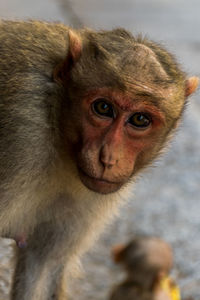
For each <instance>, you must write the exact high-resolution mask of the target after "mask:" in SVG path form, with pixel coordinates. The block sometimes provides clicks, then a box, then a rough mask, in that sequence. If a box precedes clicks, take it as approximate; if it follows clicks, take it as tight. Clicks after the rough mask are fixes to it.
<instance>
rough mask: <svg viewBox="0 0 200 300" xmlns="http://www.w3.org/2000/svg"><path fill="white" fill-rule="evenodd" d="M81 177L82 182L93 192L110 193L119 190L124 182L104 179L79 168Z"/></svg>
mask: <svg viewBox="0 0 200 300" xmlns="http://www.w3.org/2000/svg"><path fill="white" fill-rule="evenodd" d="M79 177H80V179H81V181H82V183H83V184H84V185H85V186H86V187H87V188H88V189H90V190H92V191H93V192H96V193H99V194H110V193H114V192H117V191H118V190H119V189H120V188H121V187H122V185H123V184H124V182H110V181H107V180H103V179H97V178H94V177H91V176H89V175H87V174H86V173H84V172H83V171H82V170H80V169H79Z"/></svg>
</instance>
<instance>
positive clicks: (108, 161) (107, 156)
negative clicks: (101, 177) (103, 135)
mask: <svg viewBox="0 0 200 300" xmlns="http://www.w3.org/2000/svg"><path fill="white" fill-rule="evenodd" d="M100 161H101V163H102V164H103V166H104V167H105V168H107V169H111V168H112V167H113V166H115V165H116V164H117V163H118V159H117V158H116V157H115V153H111V151H109V149H108V147H107V146H106V145H105V146H104V147H103V148H102V149H101V153H100Z"/></svg>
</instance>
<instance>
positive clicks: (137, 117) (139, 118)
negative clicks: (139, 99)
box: [129, 113, 151, 128]
mask: <svg viewBox="0 0 200 300" xmlns="http://www.w3.org/2000/svg"><path fill="white" fill-rule="evenodd" d="M150 122H151V121H150V119H149V117H148V116H146V115H145V114H142V113H135V114H134V115H133V116H132V117H131V118H130V119H129V123H131V124H132V125H133V126H135V127H140V128H144V127H148V126H149V125H150Z"/></svg>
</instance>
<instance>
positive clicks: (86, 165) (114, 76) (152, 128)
mask: <svg viewBox="0 0 200 300" xmlns="http://www.w3.org/2000/svg"><path fill="white" fill-rule="evenodd" d="M104 35H105V33H103V32H102V33H100V34H99V35H95V37H94V35H93V33H92V32H90V33H88V35H87V41H86V42H85V43H83V42H82V39H81V37H80V36H79V35H78V34H75V33H72V32H70V33H69V50H68V54H67V57H66V59H65V60H64V61H63V62H62V63H61V64H60V65H58V66H57V68H56V69H55V70H54V80H55V81H56V82H58V83H61V85H62V86H64V88H65V93H66V97H65V99H68V102H67V101H66V102H67V103H65V106H66V112H67V115H65V116H64V118H62V119H63V120H64V127H65V128H66V131H65V132H66V134H65V139H68V144H69V145H70V146H71V149H72V157H73V158H74V161H75V165H76V167H77V170H78V173H79V177H80V179H81V181H82V183H83V184H84V185H85V186H86V187H87V188H89V189H91V190H93V191H95V192H98V193H102V194H107V193H112V192H115V191H117V190H118V189H120V188H121V187H122V186H123V185H124V184H126V183H127V182H128V181H129V180H130V179H132V177H133V176H134V175H136V174H137V172H138V171H140V170H141V169H142V168H143V167H145V166H147V165H149V164H150V163H151V162H152V160H153V159H154V158H155V157H156V156H157V155H158V153H159V151H160V150H161V149H162V148H163V144H164V143H165V142H166V141H167V140H168V139H167V137H168V136H170V132H171V131H173V129H174V128H175V127H176V125H177V122H178V120H179V119H180V117H181V115H182V112H183V108H184V103H185V98H186V97H187V96H189V95H190V94H191V93H192V92H193V91H194V90H195V89H196V87H197V80H196V79H194V78H193V79H192V80H191V79H190V80H189V81H185V78H184V74H183V73H182V72H181V71H179V70H178V69H177V66H176V63H175V62H174V60H173V58H172V57H171V56H170V55H168V54H167V52H165V51H164V50H162V49H161V50H160V48H158V49H157V48H156V47H155V46H153V44H151V43H149V42H145V41H142V40H140V39H138V41H136V40H135V39H134V38H133V37H132V38H131V36H130V35H129V34H127V33H124V31H123V32H121V31H120V30H117V31H113V32H112V33H111V35H109V37H108V39H107V38H106V40H105V41H104V39H103V36H104ZM122 40H124V44H123V43H122ZM110 44H111V47H110ZM154 51H155V53H154ZM162 52H163V53H162ZM168 65H169V68H168ZM91 87H93V89H92V88H91Z"/></svg>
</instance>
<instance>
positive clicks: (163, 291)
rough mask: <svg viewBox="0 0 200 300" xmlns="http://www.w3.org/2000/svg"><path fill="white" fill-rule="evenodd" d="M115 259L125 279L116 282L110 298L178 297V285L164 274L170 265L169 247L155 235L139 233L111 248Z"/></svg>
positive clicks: (149, 299)
mask: <svg viewBox="0 0 200 300" xmlns="http://www.w3.org/2000/svg"><path fill="white" fill-rule="evenodd" d="M112 254H113V259H114V261H115V263H121V264H122V265H123V266H124V267H125V270H126V272H127V277H126V279H125V280H124V281H123V282H122V283H120V284H119V285H117V286H116V287H115V288H114V289H113V290H112V293H111V296H110V298H109V299H110V300H122V299H123V300H180V293H179V289H178V287H177V286H176V285H175V283H174V282H173V280H172V279H171V278H170V277H168V274H169V272H170V270H171V268H172V265H173V253H172V249H171V247H170V246H169V245H168V244H167V243H166V242H164V241H162V240H161V239H159V238H156V237H147V236H141V237H136V238H134V239H133V240H132V241H131V242H129V243H128V244H127V245H118V246H115V247H114V248H113V252H112Z"/></svg>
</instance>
